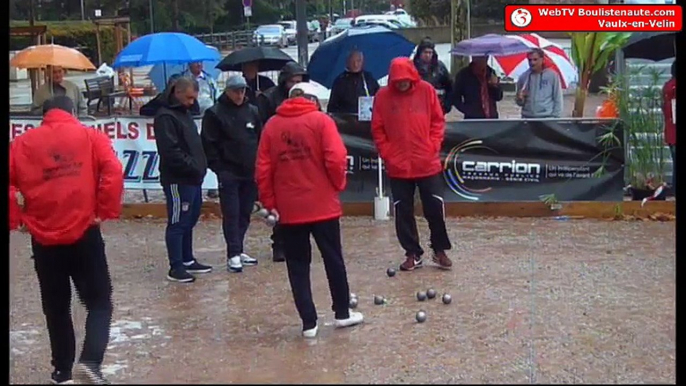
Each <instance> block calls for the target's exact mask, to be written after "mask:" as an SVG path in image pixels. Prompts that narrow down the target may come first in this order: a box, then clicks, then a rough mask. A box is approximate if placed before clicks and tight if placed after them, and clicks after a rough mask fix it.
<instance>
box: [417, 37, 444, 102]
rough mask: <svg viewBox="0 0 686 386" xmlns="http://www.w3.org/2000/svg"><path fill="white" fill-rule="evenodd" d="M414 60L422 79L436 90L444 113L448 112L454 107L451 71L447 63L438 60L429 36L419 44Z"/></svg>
mask: <svg viewBox="0 0 686 386" xmlns="http://www.w3.org/2000/svg"><path fill="white" fill-rule="evenodd" d="M413 62H414V65H415V67H417V71H419V76H420V77H421V78H422V80H425V81H427V82H429V83H430V84H431V85H432V86H433V88H434V89H435V90H436V94H438V100H439V101H440V102H441V108H442V109H443V114H448V113H449V112H450V109H451V107H452V106H451V100H450V99H451V98H450V96H451V95H452V94H453V91H452V88H453V85H452V82H451V81H450V72H449V71H448V69H447V68H446V67H445V64H443V62H441V61H440V60H438V54H437V53H436V46H435V45H434V43H433V42H432V41H431V39H430V38H429V37H426V38H424V39H423V40H422V41H421V42H420V43H419V45H418V46H417V53H416V54H415V55H414V60H413Z"/></svg>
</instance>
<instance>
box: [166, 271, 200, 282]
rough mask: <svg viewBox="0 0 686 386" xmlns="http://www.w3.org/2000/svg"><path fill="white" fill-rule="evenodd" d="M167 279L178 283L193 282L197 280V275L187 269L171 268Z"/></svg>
mask: <svg viewBox="0 0 686 386" xmlns="http://www.w3.org/2000/svg"><path fill="white" fill-rule="evenodd" d="M167 279H168V280H170V281H175V282H177V283H192V282H194V281H195V276H193V275H191V274H190V273H188V271H186V270H185V269H170V270H169V273H168V274H167Z"/></svg>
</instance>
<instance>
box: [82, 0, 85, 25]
mask: <svg viewBox="0 0 686 386" xmlns="http://www.w3.org/2000/svg"><path fill="white" fill-rule="evenodd" d="M84 1H85V0H81V20H86V5H85V4H84Z"/></svg>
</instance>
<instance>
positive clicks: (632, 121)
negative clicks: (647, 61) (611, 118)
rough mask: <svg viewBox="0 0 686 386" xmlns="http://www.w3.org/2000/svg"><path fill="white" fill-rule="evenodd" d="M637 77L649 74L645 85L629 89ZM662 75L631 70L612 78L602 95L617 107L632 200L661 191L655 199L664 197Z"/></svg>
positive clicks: (628, 186) (646, 69)
mask: <svg viewBox="0 0 686 386" xmlns="http://www.w3.org/2000/svg"><path fill="white" fill-rule="evenodd" d="M640 74H643V75H646V74H647V75H648V77H647V78H648V82H647V84H644V85H641V86H631V85H632V84H633V83H634V82H632V81H631V80H632V79H636V78H637V77H639V76H640ZM660 76H661V72H660V71H658V70H655V69H652V68H646V67H640V68H635V69H631V70H630V72H629V73H627V74H624V75H617V76H613V78H612V81H611V82H610V85H609V86H608V87H607V88H605V89H604V92H606V93H608V94H609V95H610V98H608V99H609V100H612V101H613V102H614V103H615V104H616V110H617V112H618V114H619V117H620V118H621V122H622V125H623V128H624V138H625V146H626V181H627V182H628V185H627V186H626V190H627V191H628V193H629V194H630V195H631V198H632V200H638V201H640V200H643V199H644V198H647V197H651V196H653V194H654V193H655V192H656V191H657V190H658V189H660V192H659V194H658V195H657V196H656V197H655V198H654V199H655V200H664V199H665V198H666V189H664V187H665V169H666V168H665V166H666V161H667V159H668V155H666V154H665V149H666V147H665V144H664V140H663V121H662V95H661V89H662V85H661V84H660Z"/></svg>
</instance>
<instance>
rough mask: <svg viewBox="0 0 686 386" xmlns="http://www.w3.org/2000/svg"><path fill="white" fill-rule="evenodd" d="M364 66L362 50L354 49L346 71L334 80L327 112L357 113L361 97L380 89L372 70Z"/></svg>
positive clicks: (370, 94) (349, 57)
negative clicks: (364, 68)
mask: <svg viewBox="0 0 686 386" xmlns="http://www.w3.org/2000/svg"><path fill="white" fill-rule="evenodd" d="M363 66H364V56H363V55H362V52H360V51H352V52H351V53H350V54H349V55H348V61H347V65H346V68H345V71H343V72H342V73H341V74H340V75H338V76H337V77H336V79H335V80H334V81H333V86H331V97H330V98H329V104H328V105H327V106H326V111H327V112H329V113H346V114H357V113H358V111H357V110H358V106H357V105H358V99H359V97H370V96H374V95H375V94H376V92H377V91H379V83H378V82H377V81H376V79H374V76H373V75H372V73H371V72H368V71H364V70H363V69H362V68H363Z"/></svg>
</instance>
